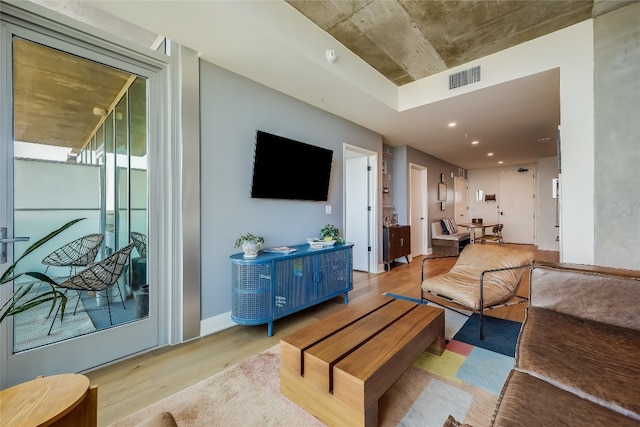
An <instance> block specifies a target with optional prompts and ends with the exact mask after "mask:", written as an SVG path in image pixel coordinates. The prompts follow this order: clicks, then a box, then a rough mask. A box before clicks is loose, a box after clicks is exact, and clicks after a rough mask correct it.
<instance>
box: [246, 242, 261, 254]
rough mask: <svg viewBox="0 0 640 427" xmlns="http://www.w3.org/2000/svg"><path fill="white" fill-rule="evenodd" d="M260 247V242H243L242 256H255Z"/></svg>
mask: <svg viewBox="0 0 640 427" xmlns="http://www.w3.org/2000/svg"><path fill="white" fill-rule="evenodd" d="M260 247H262V245H261V244H260V243H253V242H244V243H243V244H242V252H244V257H245V258H255V257H257V256H258V252H260Z"/></svg>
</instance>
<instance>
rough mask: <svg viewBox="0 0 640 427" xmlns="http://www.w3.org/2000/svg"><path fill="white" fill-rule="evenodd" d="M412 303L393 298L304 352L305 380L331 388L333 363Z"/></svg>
mask: <svg viewBox="0 0 640 427" xmlns="http://www.w3.org/2000/svg"><path fill="white" fill-rule="evenodd" d="M416 306H417V305H416V303H413V302H410V301H406V300H400V299H396V300H394V301H392V302H391V303H389V304H387V305H385V306H383V307H381V308H380V309H379V310H377V311H376V313H375V316H366V317H364V318H362V319H358V320H357V321H356V322H353V323H352V324H350V325H349V326H347V327H345V328H344V329H342V330H340V331H338V332H336V333H335V334H333V335H331V336H329V337H327V338H326V339H324V340H322V341H321V342H319V343H318V344H316V345H314V346H312V347H310V348H309V349H307V350H306V351H305V352H304V361H303V375H304V377H305V379H306V380H307V381H310V382H312V383H314V384H317V385H318V386H319V387H321V388H322V389H324V390H327V391H328V392H330V391H331V390H332V388H333V382H332V380H333V365H334V364H335V363H337V362H338V361H340V360H342V359H343V358H344V357H346V356H347V355H349V354H351V353H353V351H354V350H355V349H357V348H358V347H360V346H362V345H364V344H365V343H366V342H368V341H369V340H370V339H371V338H372V337H375V336H377V335H378V334H380V333H381V332H382V331H383V330H385V328H387V327H388V326H389V325H391V324H393V323H394V322H396V321H397V320H398V319H399V318H401V317H402V316H404V315H405V314H406V313H408V312H410V311H412V310H413V309H415V308H416Z"/></svg>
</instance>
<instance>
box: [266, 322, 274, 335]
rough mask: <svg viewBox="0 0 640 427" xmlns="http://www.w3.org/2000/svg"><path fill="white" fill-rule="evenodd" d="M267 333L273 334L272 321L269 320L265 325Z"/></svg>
mask: <svg viewBox="0 0 640 427" xmlns="http://www.w3.org/2000/svg"><path fill="white" fill-rule="evenodd" d="M267 334H268V335H269V336H270V337H272V336H273V321H271V322H269V325H268V326H267Z"/></svg>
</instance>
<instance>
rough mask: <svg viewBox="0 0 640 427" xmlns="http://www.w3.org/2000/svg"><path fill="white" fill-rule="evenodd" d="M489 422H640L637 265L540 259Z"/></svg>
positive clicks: (639, 285) (639, 273)
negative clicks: (625, 267) (602, 265)
mask: <svg viewBox="0 0 640 427" xmlns="http://www.w3.org/2000/svg"><path fill="white" fill-rule="evenodd" d="M491 425H493V426H509V427H512V426H536V427H538V426H561V425H562V426H631V425H633V426H637V425H640V271H629V270H616V269H609V268H600V267H593V266H582V265H570V264H556V263H536V264H535V266H534V268H533V269H532V271H531V293H530V305H529V306H528V307H527V314H526V319H525V321H524V323H523V326H522V330H521V332H520V336H519V338H518V344H517V348H516V361H515V368H514V369H513V370H512V371H511V373H510V375H509V377H508V379H507V381H506V383H505V385H504V387H503V389H502V392H501V395H500V398H499V400H498V405H497V407H496V409H495V412H494V415H493V420H492V424H491Z"/></svg>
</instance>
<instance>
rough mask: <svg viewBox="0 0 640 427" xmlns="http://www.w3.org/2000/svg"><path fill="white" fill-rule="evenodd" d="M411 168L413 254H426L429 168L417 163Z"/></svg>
mask: <svg viewBox="0 0 640 427" xmlns="http://www.w3.org/2000/svg"><path fill="white" fill-rule="evenodd" d="M410 170H411V177H410V180H411V181H410V182H411V197H410V203H411V222H410V223H409V225H410V226H411V256H412V257H417V256H420V255H426V254H427V251H428V239H427V223H428V221H427V212H428V211H427V168H425V167H423V166H419V165H415V164H411V165H410Z"/></svg>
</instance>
